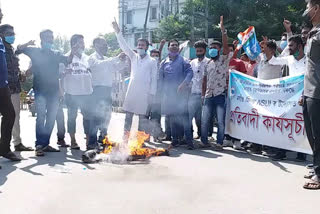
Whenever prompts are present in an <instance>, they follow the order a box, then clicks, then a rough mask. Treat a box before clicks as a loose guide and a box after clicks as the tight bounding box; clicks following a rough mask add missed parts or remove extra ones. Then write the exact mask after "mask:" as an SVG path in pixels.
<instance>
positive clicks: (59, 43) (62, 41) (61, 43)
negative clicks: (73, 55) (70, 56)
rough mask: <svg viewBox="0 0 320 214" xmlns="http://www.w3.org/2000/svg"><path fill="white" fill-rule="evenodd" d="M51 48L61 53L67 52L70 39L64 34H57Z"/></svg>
mask: <svg viewBox="0 0 320 214" xmlns="http://www.w3.org/2000/svg"><path fill="white" fill-rule="evenodd" d="M53 48H54V49H55V50H58V51H60V52H61V53H63V54H67V53H68V52H69V51H70V50H71V48H70V40H69V39H68V38H67V37H66V36H63V37H62V36H57V37H56V38H55V39H54V41H53Z"/></svg>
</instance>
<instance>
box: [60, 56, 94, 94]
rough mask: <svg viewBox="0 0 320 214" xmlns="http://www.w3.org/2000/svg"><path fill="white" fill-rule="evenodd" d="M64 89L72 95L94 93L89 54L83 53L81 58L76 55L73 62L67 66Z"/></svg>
mask: <svg viewBox="0 0 320 214" xmlns="http://www.w3.org/2000/svg"><path fill="white" fill-rule="evenodd" d="M63 81H64V84H63V85H64V91H65V92H66V93H67V94H70V95H89V94H92V92H93V89H92V77H91V73H90V71H89V63H88V56H87V55H85V54H83V55H82V56H81V59H80V58H79V57H78V56H74V57H73V59H72V63H71V64H69V65H68V66H67V67H66V75H65V77H64V79H63Z"/></svg>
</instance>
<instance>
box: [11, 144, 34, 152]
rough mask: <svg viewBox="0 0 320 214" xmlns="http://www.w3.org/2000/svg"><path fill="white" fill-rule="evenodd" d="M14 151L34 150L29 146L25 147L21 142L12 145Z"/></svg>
mask: <svg viewBox="0 0 320 214" xmlns="http://www.w3.org/2000/svg"><path fill="white" fill-rule="evenodd" d="M14 148H15V151H17V152H32V151H34V150H33V148H31V147H26V146H25V145H23V144H22V143H20V144H18V145H16V146H14Z"/></svg>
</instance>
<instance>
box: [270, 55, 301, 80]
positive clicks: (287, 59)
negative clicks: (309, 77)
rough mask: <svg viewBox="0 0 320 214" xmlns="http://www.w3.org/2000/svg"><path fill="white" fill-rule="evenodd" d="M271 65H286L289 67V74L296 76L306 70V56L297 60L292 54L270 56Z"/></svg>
mask: <svg viewBox="0 0 320 214" xmlns="http://www.w3.org/2000/svg"><path fill="white" fill-rule="evenodd" d="M269 63H270V64H272V65H287V66H288V67H289V76H298V75H301V74H304V73H305V72H306V69H307V67H306V56H304V57H303V58H302V59H300V60H299V61H298V60H297V59H296V58H295V57H294V56H293V55H290V56H284V57H272V58H271V59H270V60H269Z"/></svg>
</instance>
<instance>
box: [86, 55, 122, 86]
mask: <svg viewBox="0 0 320 214" xmlns="http://www.w3.org/2000/svg"><path fill="white" fill-rule="evenodd" d="M121 65H123V66H124V65H125V63H122V64H121V63H120V59H119V58H118V57H113V58H108V59H107V58H105V57H104V56H101V55H100V54H99V53H97V52H94V53H93V54H91V55H90V57H89V67H90V70H91V75H92V85H93V86H108V87H112V81H113V74H114V72H115V71H116V70H117V69H118V70H120V69H121V68H120V66H121ZM118 66H119V67H118Z"/></svg>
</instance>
